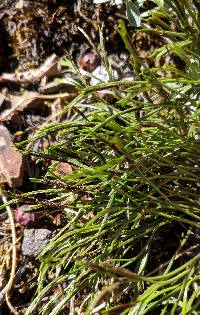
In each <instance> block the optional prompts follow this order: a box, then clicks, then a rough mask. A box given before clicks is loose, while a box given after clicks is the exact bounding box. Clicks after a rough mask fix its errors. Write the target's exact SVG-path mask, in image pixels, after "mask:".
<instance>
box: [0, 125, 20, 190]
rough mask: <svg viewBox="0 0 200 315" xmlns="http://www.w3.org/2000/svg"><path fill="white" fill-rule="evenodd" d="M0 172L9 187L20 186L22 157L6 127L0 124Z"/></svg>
mask: <svg viewBox="0 0 200 315" xmlns="http://www.w3.org/2000/svg"><path fill="white" fill-rule="evenodd" d="M0 173H1V176H2V177H3V178H4V179H5V180H6V181H7V182H8V184H9V186H10V187H18V186H21V184H22V180H23V157H22V154H21V153H20V152H17V150H16V149H15V147H14V145H13V143H12V139H11V135H10V133H9V131H8V129H7V128H6V127H4V126H0Z"/></svg>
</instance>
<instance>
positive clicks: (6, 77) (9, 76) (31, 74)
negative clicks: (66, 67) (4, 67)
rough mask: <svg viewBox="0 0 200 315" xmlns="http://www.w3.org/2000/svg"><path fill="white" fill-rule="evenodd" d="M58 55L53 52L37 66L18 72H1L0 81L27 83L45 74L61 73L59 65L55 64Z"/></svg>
mask: <svg viewBox="0 0 200 315" xmlns="http://www.w3.org/2000/svg"><path fill="white" fill-rule="evenodd" d="M57 62H58V57H57V56H56V55H55V54H53V55H51V56H50V57H48V58H47V59H46V60H45V62H44V63H43V64H42V65H41V66H40V67H39V68H38V69H33V70H29V71H25V72H19V73H3V74H2V75H1V76H0V82H2V83H6V82H13V83H16V84H27V83H34V82H37V81H39V80H40V79H41V78H42V77H44V76H46V77H48V78H52V77H54V76H57V75H60V74H61V67H60V66H59V65H58V64H57Z"/></svg>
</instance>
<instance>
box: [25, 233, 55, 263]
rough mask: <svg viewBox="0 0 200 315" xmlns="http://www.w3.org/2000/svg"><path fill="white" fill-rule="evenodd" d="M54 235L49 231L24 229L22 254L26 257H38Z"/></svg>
mask: <svg viewBox="0 0 200 315" xmlns="http://www.w3.org/2000/svg"><path fill="white" fill-rule="evenodd" d="M52 236H53V233H52V231H50V230H48V229H24V238H23V242H22V253H23V255H24V256H32V257H36V256H37V255H39V254H40V253H41V251H42V250H43V248H44V247H45V246H46V245H47V244H48V243H49V241H50V239H51V238H52Z"/></svg>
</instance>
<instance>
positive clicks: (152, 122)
mask: <svg viewBox="0 0 200 315" xmlns="http://www.w3.org/2000/svg"><path fill="white" fill-rule="evenodd" d="M145 2H146V3H153V4H154V8H153V9H151V10H149V11H145V12H144V13H142V15H141V18H142V23H143V24H142V25H143V29H141V31H142V32H148V33H151V34H156V35H158V36H160V37H161V38H162V39H163V42H164V44H163V45H162V47H159V48H158V49H156V50H155V51H154V52H153V53H152V54H151V56H149V58H150V59H152V60H154V61H155V60H159V59H160V58H161V57H163V56H165V54H167V53H168V54H170V56H176V57H177V58H178V60H179V63H180V62H181V65H182V66H181V67H178V66H176V65H174V66H170V65H167V64H166V63H165V64H164V65H163V66H160V67H150V65H149V64H148V63H144V62H143V60H142V58H141V57H140V56H139V55H138V53H137V51H136V49H135V47H134V45H133V43H132V41H131V39H130V36H129V34H128V31H127V29H126V26H125V24H124V23H123V22H122V21H119V29H118V31H119V33H120V35H121V36H122V39H123V40H124V43H125V46H126V48H127V49H128V50H129V52H130V61H131V63H132V65H133V69H134V71H135V76H136V79H135V80H132V81H126V80H121V81H110V82H106V83H101V84H97V85H94V86H90V85H88V84H87V83H86V82H85V81H84V80H82V78H80V82H81V83H80V82H79V84H78V85H77V88H78V89H79V93H78V96H77V97H75V98H74V99H73V100H72V101H71V102H69V103H67V104H66V106H65V107H64V108H63V111H62V113H61V117H62V115H63V114H65V113H67V112H68V111H69V110H70V109H72V108H73V112H74V115H71V118H70V119H69V120H64V119H63V120H62V121H61V122H52V123H51V124H46V125H45V126H43V127H42V128H40V129H39V130H38V131H37V132H36V134H35V135H34V137H33V138H32V140H31V142H30V143H29V146H28V149H27V153H29V154H37V155H39V156H40V158H43V159H45V158H48V159H51V160H54V161H55V162H54V164H52V165H51V167H50V168H49V170H48V171H47V173H46V175H45V176H44V178H42V179H41V180H40V182H42V183H43V185H45V186H46V187H45V189H44V190H41V191H34V192H30V193H28V194H25V195H24V196H22V197H21V198H23V197H24V198H25V197H27V196H29V197H31V196H34V197H35V196H38V200H40V198H39V196H40V194H42V198H43V199H44V196H46V201H45V200H42V201H41V204H37V207H42V205H44V202H46V204H49V205H51V209H52V207H53V210H54V211H57V210H62V212H63V215H64V218H65V221H64V222H65V224H64V226H63V228H62V229H61V230H60V231H59V233H57V235H56V236H55V237H54V239H53V240H52V241H51V242H50V244H49V245H48V246H47V247H46V248H45V249H44V250H43V252H42V253H41V254H40V256H39V260H40V262H41V266H40V276H39V279H38V289H37V292H36V296H35V298H34V299H33V302H32V303H31V305H30V306H29V307H28V309H27V311H26V313H25V314H26V315H30V314H43V315H47V314H48V315H56V314H83V313H84V314H88V315H89V314H97V313H98V314H129V315H131V314H133V315H143V314H162V315H164V314H171V315H172V314H174V315H175V314H183V315H186V314H187V315H189V314H191V315H197V314H199V311H200V295H199V294H200V287H199V280H200V275H199V259H200V254H199V244H198V243H197V239H198V237H199V231H200V230H199V229H200V213H199V203H200V200H199V186H200V183H199V174H200V169H199V154H200V129H199V113H200V112H199V84H200V50H199V45H198V42H199V34H200V23H199V13H200V12H199V7H200V6H199V5H198V4H199V1H198V0H195V1H194V0H188V1H180V0H176V1H171V0H167V1H161V0H154V1H145ZM151 64H152V63H151ZM177 64H178V63H177ZM67 65H68V66H69V65H70V64H69V63H68V64H67ZM71 67H72V68H71V70H70V71H72V70H73V71H76V69H74V68H73V65H72V64H71ZM161 71H162V73H163V74H164V75H162V76H160V72H161ZM169 73H170V76H169V75H168V74H169ZM106 89H109V91H110V92H111V93H112V94H113V97H114V98H113V102H112V103H110V104H109V103H107V102H106V101H104V100H102V99H100V98H99V97H98V91H101V90H106ZM49 135H50V136H52V135H53V139H54V143H53V144H52V145H50V146H49V147H48V148H46V149H44V150H43V151H40V152H39V151H37V152H34V151H33V149H31V145H32V144H33V143H34V142H36V141H37V142H38V141H40V140H41V139H42V138H43V137H47V136H49ZM60 161H62V162H64V163H65V162H66V163H69V164H71V165H72V167H73V172H71V173H68V174H63V175H62V174H61V175H56V172H55V169H56V167H57V164H58V162H60ZM56 275H57V276H56ZM52 278H53V280H52ZM44 297H48V299H47V302H45V303H44V302H43V299H44Z"/></svg>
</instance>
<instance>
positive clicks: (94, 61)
mask: <svg viewBox="0 0 200 315" xmlns="http://www.w3.org/2000/svg"><path fill="white" fill-rule="evenodd" d="M99 64H100V58H99V56H98V55H97V54H96V53H95V52H88V53H85V54H84V55H83V56H82V57H81V58H80V60H79V66H80V67H81V69H83V70H85V71H88V72H92V71H94V70H95V69H96V67H97V66H98V65H99Z"/></svg>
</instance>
